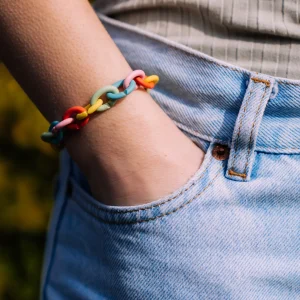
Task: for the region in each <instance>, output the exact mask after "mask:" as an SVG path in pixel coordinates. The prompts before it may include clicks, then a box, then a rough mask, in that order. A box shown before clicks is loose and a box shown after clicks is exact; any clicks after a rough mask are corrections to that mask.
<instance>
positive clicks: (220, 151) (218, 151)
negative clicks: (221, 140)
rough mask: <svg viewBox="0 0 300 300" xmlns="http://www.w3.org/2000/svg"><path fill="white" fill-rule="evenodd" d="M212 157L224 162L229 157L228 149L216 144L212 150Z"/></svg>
mask: <svg viewBox="0 0 300 300" xmlns="http://www.w3.org/2000/svg"><path fill="white" fill-rule="evenodd" d="M212 156H213V157H214V158H215V159H217V160H225V159H228V157H229V148H228V146H226V145H221V144H216V145H215V146H214V148H213V150H212Z"/></svg>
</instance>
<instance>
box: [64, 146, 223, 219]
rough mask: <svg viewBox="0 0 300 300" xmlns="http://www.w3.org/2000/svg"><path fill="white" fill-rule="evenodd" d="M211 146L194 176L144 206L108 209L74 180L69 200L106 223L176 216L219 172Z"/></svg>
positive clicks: (110, 207) (219, 163)
mask: <svg viewBox="0 0 300 300" xmlns="http://www.w3.org/2000/svg"><path fill="white" fill-rule="evenodd" d="M213 146H214V144H213V143H209V144H208V147H207V151H206V153H205V157H204V160H203V162H202V164H201V166H200V167H199V169H198V170H197V171H196V173H195V174H194V175H193V176H192V177H191V178H190V179H189V180H188V181H187V182H186V183H185V184H184V185H183V186H181V187H180V188H179V189H177V190H176V191H174V192H173V193H171V194H169V195H167V196H164V197H162V198H160V199H157V200H155V201H152V202H150V203H147V204H142V205H134V206H110V205H106V204H103V203H100V202H99V201H97V200H96V199H95V198H94V197H93V196H92V195H91V194H89V193H88V192H86V191H85V190H84V189H83V188H82V187H81V186H80V185H79V184H78V182H77V181H76V180H75V179H74V178H69V181H70V184H71V186H72V195H71V197H70V199H71V201H75V202H76V203H77V204H78V205H79V206H80V207H81V208H83V209H84V210H85V211H86V212H88V213H90V214H92V215H93V216H94V217H96V218H98V219H99V220H101V221H103V222H105V223H112V224H134V223H142V222H148V221H151V220H155V219H158V218H162V217H164V216H167V215H170V214H173V213H176V212H177V211H179V210H180V209H182V208H184V207H185V206H187V205H189V204H190V203H192V202H193V201H194V200H196V199H197V198H200V197H201V195H202V194H203V193H204V192H205V190H206V189H207V188H209V187H210V186H211V185H212V184H213V183H214V181H215V177H216V176H217V175H218V174H219V173H220V170H221V169H222V166H223V164H222V163H221V162H220V161H216V160H215V159H214V158H213V157H212V154H211V152H212V148H213Z"/></svg>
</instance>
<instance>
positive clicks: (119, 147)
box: [66, 90, 203, 205]
mask: <svg viewBox="0 0 300 300" xmlns="http://www.w3.org/2000/svg"><path fill="white" fill-rule="evenodd" d="M66 147H67V149H68V151H69V153H70V154H71V156H72V158H73V159H74V160H75V161H76V162H77V164H78V165H79V167H80V168H81V170H82V171H83V173H84V174H85V175H86V177H87V179H88V181H89V184H90V187H91V190H92V193H93V195H94V197H95V198H97V199H98V200H99V201H101V202H104V203H106V204H110V205H133V204H138V203H146V202H149V201H152V200H154V199H156V198H158V197H160V196H163V195H165V194H167V193H169V192H172V191H173V190H175V189H176V188H178V187H179V186H180V185H181V184H184V183H185V181H186V180H187V178H189V177H190V176H191V175H193V174H194V173H195V172H196V170H197V169H198V167H199V166H200V164H201V161H202V158H203V155H202V152H201V150H200V149H199V148H197V147H196V146H195V145H194V144H193V143H192V142H191V141H190V140H189V139H188V138H187V137H185V136H184V135H183V133H181V131H180V130H179V129H178V128H177V127H176V126H175V125H174V124H173V122H172V121H171V120H170V119H169V117H168V116H167V115H166V114H165V113H164V112H163V111H162V110H161V109H160V108H159V106H158V105H157V104H156V103H155V102H154V100H153V99H152V97H151V96H150V95H149V94H148V93H146V92H145V91H139V90H137V91H135V92H133V93H132V94H130V95H129V96H127V97H126V98H124V99H123V100H121V101H120V102H119V103H117V104H116V105H115V106H114V107H113V108H112V109H110V110H108V111H106V112H104V113H101V114H99V115H98V116H96V117H95V118H94V119H93V120H91V121H90V122H89V124H88V125H87V126H86V127H84V128H83V129H82V130H80V131H79V132H75V133H74V134H72V135H71V136H69V138H68V139H67V140H66ZM183 166H184V167H183Z"/></svg>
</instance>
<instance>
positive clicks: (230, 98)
mask: <svg viewBox="0 0 300 300" xmlns="http://www.w3.org/2000/svg"><path fill="white" fill-rule="evenodd" d="M98 16H99V18H100V20H101V21H102V22H103V24H104V26H105V27H106V29H107V31H108V32H109V34H110V35H111V37H112V38H113V40H114V41H115V43H116V44H117V46H118V47H119V49H120V50H121V52H122V53H123V55H124V56H125V58H126V59H127V61H128V62H129V64H130V65H131V67H132V68H134V69H143V70H145V72H146V73H147V74H149V75H150V74H157V75H159V76H160V82H159V84H158V85H157V86H156V87H155V89H154V90H153V91H151V94H152V95H153V97H154V98H155V100H156V101H157V102H158V103H159V104H160V106H161V107H162V109H164V111H165V112H166V113H167V114H168V115H169V116H170V117H171V118H172V119H173V120H174V122H175V123H176V125H177V126H178V127H179V128H181V129H182V130H184V131H186V132H188V133H190V134H192V135H194V136H197V137H200V138H202V139H204V140H207V141H219V142H220V143H223V144H228V145H229V146H231V145H232V141H233V134H234V130H235V128H236V130H237V129H238V126H237V124H236V123H237V120H238V117H239V116H240V119H241V121H239V122H242V121H243V118H241V114H242V113H243V110H245V102H246V101H245V95H246V94H249V89H248V87H249V85H250V83H259V84H261V85H262V86H261V88H260V90H262V89H263V86H265V87H266V89H267V88H269V89H270V91H269V92H268V93H267V94H268V95H269V96H268V95H266V93H261V94H262V98H266V97H268V99H265V100H264V101H265V102H266V103H265V108H264V110H263V111H262V116H261V120H259V122H260V125H259V128H258V129H257V131H258V132H257V136H256V140H255V145H254V149H255V151H262V152H270V153H300V81H299V80H289V79H285V78H278V77H272V76H269V75H266V74H260V73H255V72H250V71H249V70H246V69H243V68H240V67H237V66H234V65H231V64H228V63H226V62H223V61H220V60H217V59H214V58H212V57H210V56H207V55H205V54H202V53H201V52H199V51H196V50H193V49H191V48H189V47H186V46H184V45H181V44H178V43H176V42H172V41H170V40H168V39H166V38H163V37H161V36H158V35H156V34H153V33H149V32H147V31H145V30H141V29H139V28H136V27H134V26H132V25H129V24H124V23H122V22H120V21H117V20H114V19H112V18H109V17H107V16H104V15H102V14H98ZM254 91H255V88H254ZM251 92H252V91H251V90H250V95H251ZM254 98H255V97H254ZM243 101H244V105H243ZM247 101H248V102H249V103H246V107H248V108H249V107H251V105H252V103H251V101H252V100H251V97H250V100H247ZM257 103H259V101H257ZM255 105H256V104H255ZM257 105H258V104H257ZM145 113H147V112H145ZM244 113H247V112H246V110H245V111H244ZM252 119H253V123H255V122H256V121H257V120H255V118H252ZM246 125H247V124H246ZM248 126H251V124H250V123H249V125H248ZM250 138H251V137H250Z"/></svg>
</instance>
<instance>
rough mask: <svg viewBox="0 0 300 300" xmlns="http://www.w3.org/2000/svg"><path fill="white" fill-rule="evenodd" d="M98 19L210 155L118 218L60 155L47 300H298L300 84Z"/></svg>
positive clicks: (169, 110)
mask: <svg viewBox="0 0 300 300" xmlns="http://www.w3.org/2000/svg"><path fill="white" fill-rule="evenodd" d="M99 17H100V18H101V20H102V22H103V23H104V25H105V26H106V28H107V30H108V32H109V33H110V35H111V36H112V38H113V39H114V41H115V42H116V44H117V45H118V47H119V48H120V50H121V51H122V53H123V54H124V56H125V57H126V59H127V61H128V62H129V63H130V65H131V66H132V68H133V69H143V70H145V72H146V73H147V74H158V75H159V76H160V77H161V81H160V82H159V84H158V85H157V87H156V88H155V89H154V90H153V91H152V92H151V93H152V96H153V98H154V99H155V101H157V103H158V104H159V105H160V106H161V107H162V109H163V110H164V111H165V112H166V113H167V114H168V115H169V116H170V117H171V118H172V119H173V121H174V122H175V124H176V125H177V126H178V127H179V128H180V129H181V130H182V131H183V132H184V133H185V134H186V135H187V136H188V137H190V138H191V139H192V140H194V141H195V143H197V144H198V145H199V147H201V148H202V149H203V150H204V151H205V152H206V155H205V159H204V162H203V164H202V165H201V167H200V168H199V170H198V171H197V172H196V174H194V176H193V177H192V178H190V179H189V180H188V182H187V183H186V184H185V185H184V186H182V187H181V188H179V189H178V190H177V191H174V193H172V194H170V195H166V196H165V197H163V198H161V199H157V200H156V201H153V202H152V203H149V204H145V205H137V206H130V207H113V206H108V205H104V204H101V203H99V202H97V201H96V200H95V199H94V198H93V197H92V196H91V194H90V192H89V189H88V186H87V183H86V180H85V178H84V177H83V176H82V174H81V173H80V170H79V169H78V168H77V166H76V165H75V164H74V163H73V162H72V160H71V159H70V157H69V156H68V154H67V153H66V152H63V153H62V161H61V162H62V164H61V174H60V177H59V185H58V190H57V193H56V203H55V207H54V212H53V217H52V222H51V226H50V232H49V238H48V243H47V251H46V255H45V264H44V272H43V285H42V299H129V300H131V299H138V300H143V299H180V300H182V299H268V300H269V299H300V192H299V189H300V179H299V178H300V81H291V80H286V79H283V78H274V77H271V76H268V75H265V74H257V73H252V72H249V71H247V70H244V69H241V68H238V67H236V66H232V65H228V64H226V63H224V62H222V61H217V60H215V59H213V58H212V57H209V56H206V55H203V54H201V53H199V52H197V51H194V50H192V49H189V48H187V47H185V46H181V45H179V44H176V43H174V42H170V41H168V40H166V39H164V38H161V37H159V36H156V35H153V34H149V33H147V32H144V31H142V30H139V29H136V28H134V27H132V26H130V25H125V24H123V23H120V22H118V21H115V20H112V19H110V18H108V17H105V16H102V15H99ZM216 143H221V144H224V145H228V146H229V147H230V155H229V159H228V160H223V161H221V160H217V159H215V158H214V157H213V155H212V149H213V148H214V146H215V145H216ZM182 167H183V168H184V166H182Z"/></svg>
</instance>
